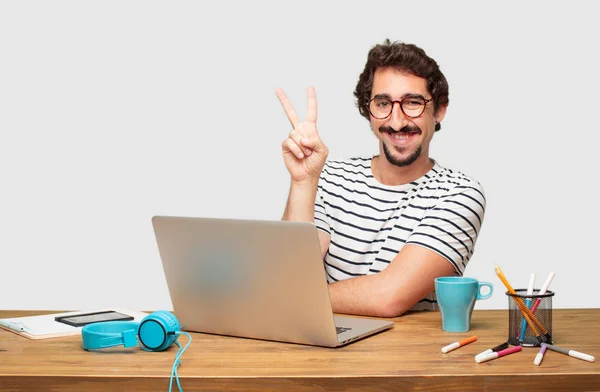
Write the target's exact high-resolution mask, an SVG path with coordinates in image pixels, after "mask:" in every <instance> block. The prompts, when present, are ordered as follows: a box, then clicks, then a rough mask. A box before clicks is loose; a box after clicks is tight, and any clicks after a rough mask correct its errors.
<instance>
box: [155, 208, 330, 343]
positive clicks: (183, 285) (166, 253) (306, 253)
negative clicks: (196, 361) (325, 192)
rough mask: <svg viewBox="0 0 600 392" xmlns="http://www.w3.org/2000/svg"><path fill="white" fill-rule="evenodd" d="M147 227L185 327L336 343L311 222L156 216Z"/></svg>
mask: <svg viewBox="0 0 600 392" xmlns="http://www.w3.org/2000/svg"><path fill="white" fill-rule="evenodd" d="M152 224H153V226H154V232H155V235H156V240H157V243H158V248H159V252H160V256H161V260H162V264H163V269H164V272H165V277H166V280H167V285H168V288H169V293H170V295H171V301H172V303H173V308H174V311H175V314H176V315H177V317H178V319H179V320H180V322H181V324H182V328H183V329H186V330H189V331H196V332H206V333H215V334H221V335H231V336H240V337H248V338H257V339H266V340H276V341H283V342H292V343H303V344H312V345H319V346H330V347H334V346H336V345H337V340H338V339H337V336H336V330H335V324H334V319H333V312H332V308H331V302H330V299H329V291H328V288H327V281H326V277H325V270H324V266H323V261H322V259H321V252H320V247H319V241H318V235H317V229H316V227H315V226H314V225H313V224H312V223H307V222H283V221H260V220H237V219H213V218H185V217H167V216H155V217H153V218H152Z"/></svg>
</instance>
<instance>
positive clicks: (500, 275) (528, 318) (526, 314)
mask: <svg viewBox="0 0 600 392" xmlns="http://www.w3.org/2000/svg"><path fill="white" fill-rule="evenodd" d="M494 267H495V270H496V275H498V278H500V280H501V281H502V283H503V284H504V286H505V287H506V289H507V290H508V292H509V293H511V294H513V295H517V292H516V291H515V290H514V289H513V288H512V286H511V285H510V283H508V280H507V279H506V277H505V276H504V273H503V272H502V270H501V269H500V267H498V266H497V265H495V266H494ZM513 299H514V301H515V303H516V304H517V306H518V307H519V309H520V310H521V313H522V314H523V317H525V320H526V321H527V323H528V324H529V326H530V327H531V329H532V330H533V332H535V334H536V335H538V336H540V335H541V334H540V332H539V331H538V330H537V328H536V325H537V327H538V328H539V329H540V330H541V331H542V334H544V335H548V331H547V330H546V328H544V326H543V325H542V323H540V322H539V320H538V319H537V318H536V317H535V316H534V315H533V313H531V311H530V310H529V308H528V307H527V305H525V303H524V302H523V300H522V299H521V298H519V297H513ZM534 323H535V325H534Z"/></svg>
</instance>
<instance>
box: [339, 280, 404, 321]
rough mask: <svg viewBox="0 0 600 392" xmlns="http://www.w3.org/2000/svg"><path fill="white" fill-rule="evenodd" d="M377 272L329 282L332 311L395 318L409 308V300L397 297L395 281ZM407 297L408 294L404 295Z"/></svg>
mask: <svg viewBox="0 0 600 392" xmlns="http://www.w3.org/2000/svg"><path fill="white" fill-rule="evenodd" d="M386 275H387V274H385V273H383V272H380V273H378V274H374V275H363V276H358V277H355V278H352V279H346V280H341V281H339V282H335V283H332V284H330V285H329V296H330V298H331V305H332V307H333V311H334V313H343V314H357V315H362V316H375V317H396V316H399V315H401V314H402V313H404V312H405V311H407V310H408V309H409V308H410V307H411V305H412V304H411V303H410V299H408V298H399V296H398V292H397V284H394V283H393V282H388V281H387V280H388V279H391V278H392V277H391V276H386ZM407 297H409V296H407Z"/></svg>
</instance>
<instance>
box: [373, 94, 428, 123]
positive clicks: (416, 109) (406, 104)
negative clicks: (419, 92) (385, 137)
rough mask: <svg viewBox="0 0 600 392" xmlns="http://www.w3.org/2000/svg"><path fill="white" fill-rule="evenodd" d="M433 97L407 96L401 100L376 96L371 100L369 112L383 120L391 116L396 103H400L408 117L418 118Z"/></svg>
mask: <svg viewBox="0 0 600 392" xmlns="http://www.w3.org/2000/svg"><path fill="white" fill-rule="evenodd" d="M431 101H433V99H425V98H423V97H406V98H403V99H402V100H401V101H392V100H390V99H387V98H381V97H375V98H373V99H371V100H370V101H369V106H368V109H369V113H371V116H373V117H375V118H376V119H378V120H383V119H386V118H388V117H389V115H390V114H392V110H394V104H395V103H398V104H399V105H400V109H401V110H402V113H404V115H405V116H406V117H410V118H416V117H419V116H420V115H421V114H423V112H424V111H425V108H426V107H427V104H428V103H429V102H431Z"/></svg>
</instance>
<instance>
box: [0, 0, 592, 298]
mask: <svg viewBox="0 0 600 392" xmlns="http://www.w3.org/2000/svg"><path fill="white" fill-rule="evenodd" d="M560 4H561V5H553V4H552V2H546V1H543V2H542V1H530V2H521V1H519V2H512V1H502V2H500V1H497V2H486V3H485V4H484V3H483V2H475V1H473V2H459V1H453V2H435V1H428V2H415V1H410V2H403V1H388V2H362V1H361V2H341V1H340V2H325V1H320V2H311V1H296V2H284V1H282V2H274V1H273V2H261V1H252V2H242V1H228V2H221V3H217V2H210V3H206V4H205V3H203V2H167V1H165V2H156V1H96V2H81V1H54V2H2V3H0V132H1V139H0V171H1V192H0V198H1V202H0V244H1V245H0V263H1V264H2V267H1V273H0V308H1V309H94V308H100V307H105V306H107V307H109V306H119V307H125V308H133V309H149V310H151V309H161V308H164V309H172V307H171V302H170V299H169V294H168V291H167V286H166V282H165V280H164V276H163V272H162V267H161V263H160V260H159V257H158V251H157V248H156V244H155V240H154V236H153V231H152V226H151V222H150V219H151V217H152V216H153V215H156V214H167V215H184V216H209V217H223V218H229V217H231V218H257V219H279V218H280V217H281V214H282V211H283V208H284V204H285V199H286V196H287V191H288V186H289V177H288V174H287V171H286V169H285V167H284V164H283V161H282V159H281V147H280V146H281V142H282V140H283V139H284V138H285V137H286V135H287V133H288V132H289V130H290V125H289V123H288V122H287V119H286V118H285V115H284V113H283V111H282V110H281V107H280V105H279V103H278V101H277V98H276V96H275V93H274V90H275V88H277V87H282V88H283V89H284V90H285V91H286V92H287V93H288V95H289V96H290V98H291V100H292V102H293V104H294V105H295V107H296V108H297V110H298V112H299V113H301V115H302V116H303V114H304V112H305V107H306V105H305V102H306V87H307V86H309V85H313V86H314V87H315V88H316V91H317V97H318V107H319V120H318V126H319V130H320V134H321V137H322V139H323V140H324V142H325V143H326V144H327V145H328V146H329V148H330V158H345V157H350V156H357V155H368V154H371V153H374V152H377V140H376V138H375V137H374V136H373V135H372V133H371V131H370V129H369V126H368V123H367V121H366V120H365V119H363V118H362V117H360V115H359V114H358V111H357V109H356V107H355V104H354V99H353V96H352V91H353V90H354V87H355V84H356V81H357V79H358V75H359V74H360V72H361V71H362V69H363V66H364V63H365V61H366V55H367V52H368V50H369V49H370V48H371V47H372V46H373V45H374V44H376V43H380V42H382V41H383V40H384V39H385V38H391V39H392V40H402V41H405V42H410V43H415V44H417V45H419V46H421V47H422V48H423V49H425V50H426V52H427V53H428V54H429V55H430V56H432V57H433V58H434V59H436V60H437V62H438V64H439V65H440V67H441V69H442V71H443V72H444V73H445V75H446V77H447V78H448V80H449V83H450V107H449V109H448V113H447V116H446V119H445V120H444V122H443V129H442V130H441V131H440V132H439V133H438V134H436V136H435V137H434V139H433V142H432V157H434V158H435V159H437V160H438V161H439V162H440V163H441V164H442V165H445V166H447V167H451V168H454V169H457V170H460V171H463V172H464V173H467V174H469V175H471V176H473V177H475V178H476V179H477V180H479V181H480V182H481V183H482V184H483V186H484V188H485V191H486V195H487V201H488V205H487V207H488V208H487V213H486V217H485V221H484V225H483V230H482V233H481V236H480V238H479V241H478V243H477V247H476V252H475V255H474V257H473V258H472V260H471V262H470V264H469V265H468V267H467V271H466V275H468V276H473V277H476V278H478V279H480V280H484V281H489V282H492V283H494V285H495V287H496V292H495V294H494V295H493V297H492V298H491V299H488V300H486V301H480V302H479V303H478V304H477V307H478V308H506V307H507V300H506V297H505V295H504V291H505V290H504V289H503V287H502V285H501V283H500V281H499V279H498V278H497V277H496V275H495V274H494V269H493V265H494V264H499V265H500V266H501V267H502V268H503V270H504V272H505V273H506V275H507V277H508V278H509V280H510V281H511V283H512V284H513V286H515V287H525V286H526V285H527V282H528V279H529V274H530V273H531V272H535V273H536V274H537V285H536V286H537V287H540V286H541V285H542V283H543V281H544V280H545V279H546V277H547V275H548V273H549V272H550V271H555V272H556V277H555V279H554V282H553V284H552V286H551V289H554V290H556V292H557V294H556V296H555V299H554V306H555V307H566V308H577V307H598V306H600V296H598V295H597V293H596V290H594V289H593V287H594V286H595V285H596V282H597V274H596V273H597V272H598V256H597V251H596V248H597V243H596V238H595V237H596V234H597V233H598V229H597V227H596V225H597V222H598V220H599V219H598V218H599V216H598V215H599V214H598V207H597V202H596V200H597V191H596V189H597V187H596V186H594V182H595V180H596V177H597V168H598V164H597V163H596V162H597V161H596V159H593V156H595V154H594V152H595V150H596V149H597V141H598V136H597V135H598V125H597V123H596V119H595V116H596V114H595V113H597V106H598V89H599V87H600V82H599V81H598V77H597V72H598V69H600V60H599V58H598V48H597V39H598V37H599V36H600V28H599V27H598V24H597V21H596V20H595V15H597V13H596V12H595V8H596V6H595V5H594V2H583V1H581V2H571V3H570V4H569V5H568V6H566V5H564V4H566V3H564V2H561V3H560Z"/></svg>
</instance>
